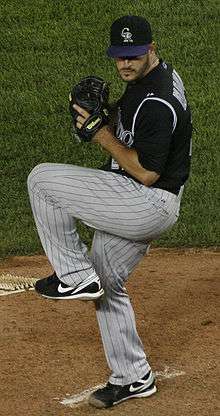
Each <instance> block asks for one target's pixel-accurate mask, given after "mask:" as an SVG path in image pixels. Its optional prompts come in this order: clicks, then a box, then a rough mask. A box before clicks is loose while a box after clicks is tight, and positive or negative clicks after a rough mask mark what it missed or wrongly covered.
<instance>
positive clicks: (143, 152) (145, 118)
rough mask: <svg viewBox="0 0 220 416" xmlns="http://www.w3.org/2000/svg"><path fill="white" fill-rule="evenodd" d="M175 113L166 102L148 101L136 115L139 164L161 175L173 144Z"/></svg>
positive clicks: (135, 128)
mask: <svg viewBox="0 0 220 416" xmlns="http://www.w3.org/2000/svg"><path fill="white" fill-rule="evenodd" d="M173 111H174V110H173ZM173 111H172V109H171V108H170V107H169V105H167V104H166V103H164V102H161V101H159V100H156V99H155V100H154V99H150V100H147V99H146V101H145V102H144V103H143V105H142V106H141V108H140V109H139V111H138V112H137V113H136V115H135V117H136V119H135V122H134V147H135V149H136V151H137V154H138V159H139V162H140V164H141V165H142V166H143V167H144V168H145V169H147V170H150V171H154V172H156V173H158V174H159V175H160V174H161V173H162V172H163V169H164V166H165V164H166V161H167V157H168V153H169V148H170V144H171V139H172V132H173V129H174V115H175V114H174V113H173Z"/></svg>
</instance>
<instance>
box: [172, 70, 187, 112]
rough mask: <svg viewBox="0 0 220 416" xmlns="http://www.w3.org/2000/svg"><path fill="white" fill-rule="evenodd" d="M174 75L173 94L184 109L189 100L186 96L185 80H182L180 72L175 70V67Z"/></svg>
mask: <svg viewBox="0 0 220 416" xmlns="http://www.w3.org/2000/svg"><path fill="white" fill-rule="evenodd" d="M172 76H173V95H174V97H176V99H177V100H178V101H179V103H180V104H181V105H182V107H183V109H184V110H186V108H187V102H186V97H185V90H184V85H183V81H182V80H181V78H180V76H179V74H178V73H177V72H176V71H175V69H174V70H173V74H172Z"/></svg>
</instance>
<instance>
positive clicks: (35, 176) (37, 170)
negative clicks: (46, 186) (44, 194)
mask: <svg viewBox="0 0 220 416" xmlns="http://www.w3.org/2000/svg"><path fill="white" fill-rule="evenodd" d="M49 165H50V164H49V163H40V164H39V165H36V166H35V167H34V168H33V169H32V171H31V172H30V173H29V175H28V178H27V186H28V190H29V192H30V191H32V190H33V188H34V187H35V185H36V184H37V183H39V181H40V180H42V179H43V177H44V175H45V174H46V172H48V167H49Z"/></svg>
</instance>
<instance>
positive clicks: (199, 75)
mask: <svg viewBox="0 0 220 416" xmlns="http://www.w3.org/2000/svg"><path fill="white" fill-rule="evenodd" d="M129 13H130V14H137V15H143V16H145V17H146V18H148V19H149V21H150V22H151V24H152V29H153V33H154V39H155V40H156V42H157V44H158V51H159V54H160V56H162V57H163V58H164V59H165V60H167V61H168V62H172V63H173V65H174V66H175V68H176V69H177V71H178V72H179V73H180V75H181V76H182V78H183V79H184V83H185V86H186V89H187V91H188V98H189V101H190V104H191V108H192V112H193V122H194V127H195V129H196V130H195V133H194V137H193V159H192V171H191V178H190V181H189V183H188V185H187V187H186V191H185V197H184V199H183V203H182V211H181V217H180V219H179V222H178V223H177V225H176V226H175V227H174V228H173V229H172V230H171V231H169V232H168V233H166V234H164V236H163V237H162V238H161V239H160V240H159V241H158V242H156V243H155V244H156V245H161V246H213V245H215V246H216V245H219V235H220V229H219V228H220V226H219V224H220V221H219V212H220V206H219V200H220V197H219V184H218V175H219V164H218V159H217V155H218V153H217V149H218V148H219V146H218V143H219V125H218V124H217V119H218V109H217V103H218V86H219V76H218V74H219V71H218V62H219V56H217V45H218V40H219V23H218V22H219V7H218V2H217V1H214V0H213V1H212V0H209V1H194V0H189V1H187V2H182V1H175V0H158V1H156V0H155V1H127V2H124V1H122V0H116V1H108V2H106V1H103V0H101V1H100V0H97V1H92V2H83V1H72V2H70V1H69V0H68V1H67V0H66V1H64V0H63V1H55V0H32V1H31V2H30V1H28V0H23V1H22V2H20V0H19V1H18V0H14V1H13V0H7V1H5V0H2V1H1V5H0V16H1V22H0V46H1V48H0V62H1V75H0V85H1V94H0V103H1V113H0V131H1V140H0V174H1V183H0V212H1V214H0V237H1V238H0V257H4V256H8V255H13V254H31V253H36V252H40V251H41V250H42V249H41V245H40V242H39V240H38V236H37V233H36V230H35V226H34V223H33V219H32V214H31V209H30V206H29V201H28V195H27V189H26V180H27V176H28V173H29V172H30V171H31V169H32V168H33V167H34V166H35V165H36V164H38V163H41V162H46V161H47V162H61V163H73V164H78V165H83V166H89V167H98V166H100V164H101V163H102V162H103V161H104V159H105V156H104V154H103V153H102V152H101V151H100V149H99V148H97V147H96V146H91V145H79V144H75V143H74V142H73V141H72V139H71V134H70V116H69V114H68V93H69V90H70V88H71V85H73V84H74V83H75V82H76V81H78V80H79V79H80V78H81V77H83V76H85V75H88V74H91V73H93V74H96V75H99V76H102V77H104V78H105V79H107V80H109V81H110V82H111V99H115V98H117V97H118V96H119V95H120V93H121V91H122V90H123V87H124V86H123V84H122V83H121V81H120V80H119V78H118V77H117V76H116V72H115V69H114V66H113V63H112V61H111V60H109V59H107V58H106V56H105V50H106V47H107V45H108V38H109V27H110V25H111V22H112V21H113V20H114V19H116V18H117V17H119V16H121V15H124V14H129ZM218 157H219V155H218ZM80 229H81V232H82V238H83V239H84V240H85V241H86V242H90V240H91V232H90V231H88V230H87V229H86V228H85V227H81V228H80Z"/></svg>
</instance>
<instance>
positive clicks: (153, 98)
mask: <svg viewBox="0 0 220 416" xmlns="http://www.w3.org/2000/svg"><path fill="white" fill-rule="evenodd" d="M147 100H155V101H160V102H161V103H164V104H165V105H166V106H167V107H169V109H170V110H171V111H172V113H173V130H172V133H173V132H174V130H175V128H176V124H177V115H176V111H175V110H174V108H173V106H172V105H171V104H170V103H168V101H166V100H163V99H162V98H157V97H147V98H145V99H144V100H143V101H142V102H141V103H140V104H139V106H138V108H137V111H136V113H135V115H134V117H133V123H132V135H133V136H134V126H135V122H136V118H137V115H138V112H139V110H140V108H141V107H142V105H143V104H144V102H145V101H147Z"/></svg>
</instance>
